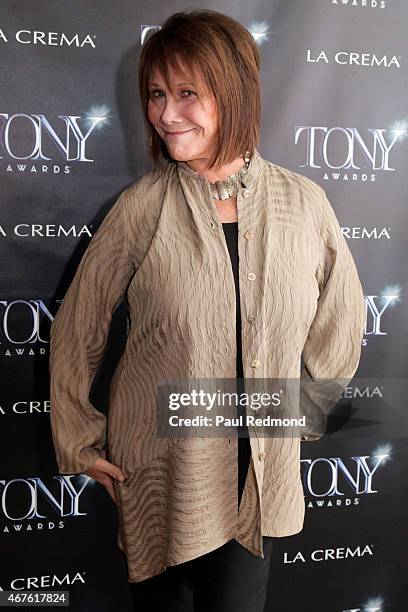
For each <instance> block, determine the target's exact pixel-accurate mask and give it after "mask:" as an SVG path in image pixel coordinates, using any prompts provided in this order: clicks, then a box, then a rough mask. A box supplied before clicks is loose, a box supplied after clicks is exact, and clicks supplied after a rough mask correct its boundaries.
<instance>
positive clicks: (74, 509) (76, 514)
mask: <svg viewBox="0 0 408 612" xmlns="http://www.w3.org/2000/svg"><path fill="white" fill-rule="evenodd" d="M188 8H211V9H214V10H217V11H219V12H223V13H226V14H228V15H230V16H232V17H234V18H235V19H237V20H238V21H240V23H242V24H243V25H244V26H245V27H246V28H247V29H248V30H250V31H251V33H252V34H253V36H254V38H255V40H256V42H257V44H258V45H259V48H260V51H261V56H262V67H261V73H262V128H261V142H260V145H259V151H260V153H261V155H262V156H263V157H264V158H266V159H268V160H270V161H272V162H274V163H276V164H279V165H281V166H285V167H287V168H290V169H292V170H294V171H296V172H299V173H301V174H304V175H306V176H308V177H310V178H311V179H313V180H314V181H316V182H317V183H319V184H320V185H321V186H322V187H323V188H324V189H325V191H326V194H327V195H328V197H329V200H330V202H331V204H332V206H333V208H334V210H335V212H336V215H337V218H338V220H339V222H340V225H341V227H342V229H343V232H344V235H345V237H346V239H347V241H348V244H349V246H350V249H351V251H352V253H353V256H354V258H355V261H356V265H357V268H358V271H359V274H360V278H361V281H362V285H363V289H364V294H365V299H366V306H367V311H366V312H367V321H366V330H365V335H364V340H363V347H362V357H361V363H360V367H359V370H358V372H357V373H356V379H355V380H354V381H352V382H351V383H350V386H349V387H348V388H347V390H346V394H345V395H347V398H346V397H345V399H347V402H346V403H345V406H347V409H348V410H349V415H348V416H349V417H350V416H352V418H351V420H350V419H349V421H348V423H350V422H351V423H353V425H352V426H350V429H349V434H350V435H348V436H344V435H343V436H338V437H336V435H333V436H330V435H327V436H325V437H324V438H323V439H321V440H320V441H318V442H314V443H304V444H302V446H301V477H302V481H303V486H304V495H305V503H306V517H305V525H304V529H303V530H302V531H301V532H300V533H299V534H297V535H295V536H290V537H286V538H276V544H275V550H274V554H273V556H272V562H271V573H270V581H269V585H268V600H267V605H266V608H265V610H266V612H269V611H270V612H272V611H273V612H276V611H278V612H302V611H304V612H311V611H313V612H320V611H321V612H346V611H347V612H350V611H353V612H363V611H364V612H374V611H375V612H388V611H394V610H401V611H402V610H407V609H408V603H407V601H408V592H407V580H406V574H407V570H408V545H407V535H408V533H407V522H406V517H407V510H408V503H407V482H408V479H407V466H408V445H407V437H406V435H405V434H406V430H407V417H406V412H408V409H407V410H406V408H405V406H406V403H407V394H406V393H404V392H403V389H404V382H405V380H406V377H407V374H408V353H407V340H408V317H407V282H408V278H407V275H408V272H407V270H408V267H407V266H406V258H407V255H406V253H407V250H406V234H407V230H408V213H407V177H408V165H407V163H408V138H407V134H408V38H407V35H406V31H407V24H408V3H407V2H406V0H378V1H377V0H337V1H335V0H286V1H284V0H268V1H264V0H254V1H253V2H251V3H248V2H243V1H239V2H231V1H229V0H224V1H222V2H218V3H208V4H205V3H204V4H197V5H184V4H183V3H179V2H177V1H176V2H173V3H170V4H168V3H166V2H158V1H153V2H149V3H147V4H146V3H143V2H134V1H132V2H130V1H129V0H120V1H118V2H116V3H113V2H109V1H108V0H98V1H97V0H73V1H71V2H63V3H54V2H51V1H48V0H43V1H39V0H31V1H28V0H23V1H21V2H13V1H11V0H3V1H2V3H1V6H0V71H1V94H0V96H1V107H0V126H1V129H0V175H1V177H0V180H1V191H0V193H1V196H0V197H1V209H0V210H1V220H0V245H1V257H0V261H1V267H2V274H1V299H0V305H1V308H0V313H1V325H0V350H1V401H0V457H1V465H0V500H1V501H0V552H1V554H0V589H1V590H3V591H6V590H12V591H16V592H18V591H21V590H27V589H30V590H44V589H47V590H50V589H52V590H68V591H69V592H70V596H71V609H73V610H78V611H83V612H86V611H88V610H98V611H99V612H104V611H108V610H109V611H110V610H131V609H132V608H131V602H130V596H129V589H128V583H127V574H126V565H125V559H124V557H123V554H122V552H121V551H120V550H119V549H118V548H117V545H116V532H117V513H116V508H115V505H114V503H113V502H112V500H111V499H110V497H109V495H108V493H107V492H106V490H105V489H104V488H103V487H102V486H101V485H100V484H99V483H97V482H95V481H93V480H92V479H89V478H88V477H87V476H85V475H73V476H69V475H64V476H63V475H60V474H58V468H57V464H56V461H55V455H54V449H53V444H52V438H51V430H50V419H49V413H50V402H49V386H48V385H49V378H48V376H49V374H48V357H49V330H50V324H51V322H52V320H53V317H54V316H55V313H56V312H57V310H58V307H59V305H60V303H61V301H62V299H63V297H64V293H65V291H66V289H67V287H68V286H69V283H70V281H71V279H72V277H73V274H74V272H75V270H76V268H77V266H78V264H79V262H80V260H81V256H82V255H83V253H84V251H85V249H86V247H87V245H88V244H89V241H90V239H91V237H92V235H93V234H94V232H95V230H96V229H97V227H98V225H99V224H100V222H101V220H102V219H103V217H104V216H105V215H106V213H107V211H108V210H109V209H110V207H111V206H112V204H113V203H114V201H115V200H116V198H117V197H118V195H119V194H120V192H121V191H122V190H123V189H124V188H125V187H127V186H128V185H129V184H130V183H132V182H134V181H135V180H137V179H138V178H139V177H140V176H142V175H143V174H144V173H146V172H147V171H149V170H150V169H151V167H152V166H151V163H150V161H149V159H148V156H147V153H146V144H145V136H144V126H143V117H142V114H141V108H140V102H139V97H138V83H137V66H138V58H139V53H140V50H141V48H142V46H143V43H144V41H145V40H146V37H148V36H149V35H150V33H151V32H152V31H155V30H156V29H157V28H160V24H162V23H163V22H164V21H165V19H166V18H167V17H168V16H169V15H171V14H172V13H174V12H176V11H178V10H183V9H188ZM125 340H126V310H125V306H124V305H121V307H120V308H119V309H118V311H117V312H115V314H114V317H113V321H112V326H111V332H110V335H109V338H108V342H107V347H106V354H105V357H104V360H103V363H102V364H101V367H100V369H99V371H98V374H97V376H96V377H95V380H94V382H93V385H92V389H91V395H90V397H91V400H92V402H93V403H94V405H95V406H97V407H98V409H100V410H102V411H105V412H107V411H108V408H109V407H108V402H107V394H108V390H109V380H110V376H111V375H112V373H113V371H114V369H115V365H116V363H117V360H118V359H119V357H120V355H121V351H122V349H123V345H124V342H125ZM271 350H272V349H271ZM391 385H392V392H391V390H390V388H391V387H390V386H391ZM391 397H392V400H391V399H390V398H391ZM362 398H363V399H364V402H365V404H364V405H365V406H366V407H367V406H370V405H371V403H372V406H376V407H377V410H376V413H375V415H376V418H375V419H373V420H372V422H371V423H370V422H369V421H367V420H364V419H360V420H359V418H358V416H359V412H358V410H357V408H358V405H359V401H360V400H361V399H362ZM378 406H379V409H378ZM353 411H354V412H353ZM385 413H386V414H387V417H388V422H387V424H386V423H385V422H383V420H382V417H383V416H384V415H385ZM371 426H372V427H371Z"/></svg>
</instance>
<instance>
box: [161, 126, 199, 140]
mask: <svg viewBox="0 0 408 612" xmlns="http://www.w3.org/2000/svg"><path fill="white" fill-rule="evenodd" d="M193 130H195V128H191V130H185V131H184V132H164V133H165V135H166V136H168V137H169V138H174V137H177V136H182V135H183V134H189V133H190V132H192V131H193Z"/></svg>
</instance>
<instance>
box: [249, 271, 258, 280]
mask: <svg viewBox="0 0 408 612" xmlns="http://www.w3.org/2000/svg"><path fill="white" fill-rule="evenodd" d="M247 279H248V280H255V279H256V274H255V272H248V274H247Z"/></svg>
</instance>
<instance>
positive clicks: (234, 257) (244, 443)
mask: <svg viewBox="0 0 408 612" xmlns="http://www.w3.org/2000/svg"><path fill="white" fill-rule="evenodd" d="M222 229H223V230H224V235H225V240H226V243H227V247H228V251H229V254H230V259H231V265H232V271H233V274H234V281H235V295H236V333H237V378H240V379H243V378H244V374H243V367H242V342H241V304H240V295H239V266H238V263H239V258H238V222H237V221H233V222H231V223H223V224H222ZM244 390H245V389H244V384H243V382H242V384H241V382H240V384H239V385H238V392H239V391H244ZM239 408H240V407H238V414H242V415H245V407H241V409H239ZM250 460H251V445H250V441H249V437H248V429H247V427H246V426H244V427H243V428H242V429H241V430H240V433H239V437H238V499H239V501H240V500H241V496H242V491H243V489H244V485H245V479H246V475H247V471H248V466H249V464H250Z"/></svg>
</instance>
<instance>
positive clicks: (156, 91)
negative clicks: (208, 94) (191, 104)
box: [150, 89, 195, 98]
mask: <svg viewBox="0 0 408 612" xmlns="http://www.w3.org/2000/svg"><path fill="white" fill-rule="evenodd" d="M156 93H158V94H164V92H163V91H162V90H161V89H153V90H152V91H151V92H150V95H151V97H152V98H161V97H162V96H161V95H158V96H156V95H155V94H156ZM181 93H183V94H184V93H188V94H193V95H195V92H194V91H191V90H190V89H183V91H182V92H181ZM182 98H191V96H190V95H188V96H182Z"/></svg>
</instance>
